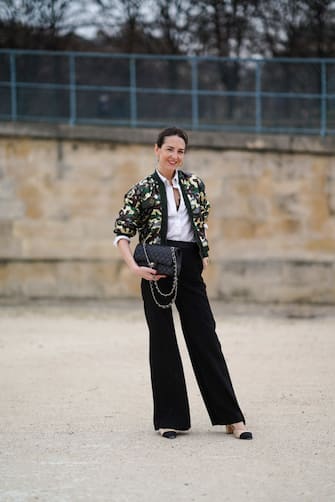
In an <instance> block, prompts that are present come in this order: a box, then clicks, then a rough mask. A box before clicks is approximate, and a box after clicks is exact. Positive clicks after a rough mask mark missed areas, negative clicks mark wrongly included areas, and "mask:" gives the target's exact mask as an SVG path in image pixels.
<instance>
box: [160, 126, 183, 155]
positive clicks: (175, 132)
mask: <svg viewBox="0 0 335 502" xmlns="http://www.w3.org/2000/svg"><path fill="white" fill-rule="evenodd" d="M168 136H179V138H182V139H183V140H184V142H185V150H186V148H187V144H188V136H187V133H186V132H185V131H183V129H179V128H178V127H167V128H166V129H164V130H163V131H161V132H160V133H159V134H158V137H157V141H156V144H157V146H158V147H159V148H161V147H162V145H163V144H164V142H165V138H167V137H168Z"/></svg>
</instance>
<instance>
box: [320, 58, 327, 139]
mask: <svg viewBox="0 0 335 502" xmlns="http://www.w3.org/2000/svg"><path fill="white" fill-rule="evenodd" d="M320 107H321V108H320V135H321V136H325V135H326V134H327V67H326V62H325V61H321V99H320Z"/></svg>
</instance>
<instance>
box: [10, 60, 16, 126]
mask: <svg viewBox="0 0 335 502" xmlns="http://www.w3.org/2000/svg"><path fill="white" fill-rule="evenodd" d="M9 65H10V102H11V119H12V121H13V122H15V121H16V120H17V87H16V59H15V53H14V52H11V53H10V55H9Z"/></svg>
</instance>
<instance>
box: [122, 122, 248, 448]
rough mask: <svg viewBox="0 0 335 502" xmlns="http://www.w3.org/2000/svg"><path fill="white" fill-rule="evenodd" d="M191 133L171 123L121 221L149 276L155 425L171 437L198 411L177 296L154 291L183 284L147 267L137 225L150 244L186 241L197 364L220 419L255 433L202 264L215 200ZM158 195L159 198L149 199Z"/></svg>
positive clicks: (185, 304)
mask: <svg viewBox="0 0 335 502" xmlns="http://www.w3.org/2000/svg"><path fill="white" fill-rule="evenodd" d="M187 145H188V137H187V134H186V132H185V131H183V130H181V129H179V128H177V127H170V128H167V129H164V131H162V132H161V133H160V134H159V135H158V138H157V142H156V144H155V147H154V151H155V154H156V158H157V169H156V170H155V172H154V173H152V174H150V175H149V176H147V177H146V178H145V179H144V180H142V181H140V182H139V183H137V184H136V185H135V186H134V187H132V188H131V189H130V190H129V191H128V193H127V194H126V196H125V201H124V206H123V208H122V209H121V210H120V213H119V216H118V218H117V220H116V222H115V230H114V231H115V233H116V239H115V243H116V245H117V246H118V248H119V250H120V252H121V255H122V257H123V259H124V261H125V262H126V263H127V265H128V267H129V268H130V270H131V271H132V272H133V273H134V274H135V275H137V276H138V277H140V278H141V280H142V281H141V289H142V297H143V301H144V311H145V316H146V320H147V324H148V329H149V335H150V369H151V381H152V391H153V400H154V428H155V430H159V432H160V433H161V435H162V436H163V437H166V438H169V439H172V438H175V437H176V435H177V432H178V431H186V430H188V429H189V428H190V427H191V420H190V410H189V404H188V397H187V390H186V384H185V378H184V372H183V366H182V362H181V357H180V353H179V349H178V345H177V340H176V333H175V328H174V322H173V316H172V310H171V306H170V303H169V302H168V303H166V304H165V305H163V307H164V308H161V307H162V304H160V303H159V302H158V301H155V298H154V296H153V294H152V281H155V283H156V284H157V282H159V289H158V291H159V293H160V294H161V296H162V300H161V301H162V302H163V301H164V300H165V301H166V297H168V296H169V295H168V293H167V292H168V291H176V289H175V283H174V282H173V278H171V277H165V276H162V275H159V274H157V271H156V270H155V269H154V268H151V266H152V265H151V264H150V266H139V265H138V264H137V263H136V262H135V260H134V258H133V255H132V253H131V250H130V246H129V241H130V239H131V238H132V237H134V235H135V234H136V232H138V233H139V240H140V242H141V243H144V242H145V243H146V244H163V245H168V246H172V247H175V248H179V249H180V251H181V254H182V266H181V272H180V275H179V279H178V290H177V293H176V296H175V303H176V307H177V309H178V312H179V316H180V320H181V325H182V330H183V333H184V337H185V340H186V344H187V348H188V351H189V354H190V358H191V361H192V365H193V369H194V372H195V375H196V378H197V381H198V384H199V388H200V391H201V393H202V397H203V400H204V402H205V404H206V407H207V410H208V413H209V416H210V419H211V422H212V424H213V425H226V426H227V433H228V434H229V433H233V434H234V436H235V437H236V438H239V439H251V438H252V434H251V432H248V431H247V430H246V428H245V420H244V416H243V414H242V412H241V410H240V407H239V405H238V402H237V399H236V396H235V392H234V389H233V386H232V383H231V380H230V376H229V372H228V368H227V365H226V362H225V359H224V356H223V354H222V351H221V346H220V342H219V340H218V337H217V334H216V332H215V320H214V317H213V314H212V311H211V308H210V305H209V302H208V298H207V292H206V286H205V283H204V281H203V278H202V271H203V269H204V268H205V267H206V266H207V265H208V250H209V247H208V242H207V236H206V228H207V217H208V213H209V202H208V200H207V197H206V193H205V185H204V183H203V181H202V180H201V179H200V178H199V177H197V176H196V175H194V174H190V173H186V172H184V171H182V170H181V169H180V168H181V167H182V165H183V161H184V156H185V153H186V148H187ZM149 201H151V202H149Z"/></svg>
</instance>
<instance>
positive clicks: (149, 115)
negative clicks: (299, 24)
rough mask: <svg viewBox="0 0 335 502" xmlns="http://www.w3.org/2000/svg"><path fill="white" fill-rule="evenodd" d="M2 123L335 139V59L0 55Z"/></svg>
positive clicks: (9, 52)
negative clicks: (173, 127) (173, 126)
mask: <svg viewBox="0 0 335 502" xmlns="http://www.w3.org/2000/svg"><path fill="white" fill-rule="evenodd" d="M0 120H2V121H6V120H7V121H14V122H15V121H25V122H27V121H43V122H62V123H68V124H70V125H75V124H100V125H114V126H126V127H164V126H166V125H168V124H178V125H180V126H182V127H185V128H189V129H193V130H223V131H241V132H254V133H287V134H291V133H293V134H296V133H301V134H314V135H321V136H325V135H334V134H335V59H297V58H280V59H278V58H276V59H258V58H257V59H256V58H218V57H195V56H194V57H187V56H166V55H164V56H163V55H160V56H158V55H143V54H108V53H87V52H85V53H83V52H53V51H23V50H0Z"/></svg>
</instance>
